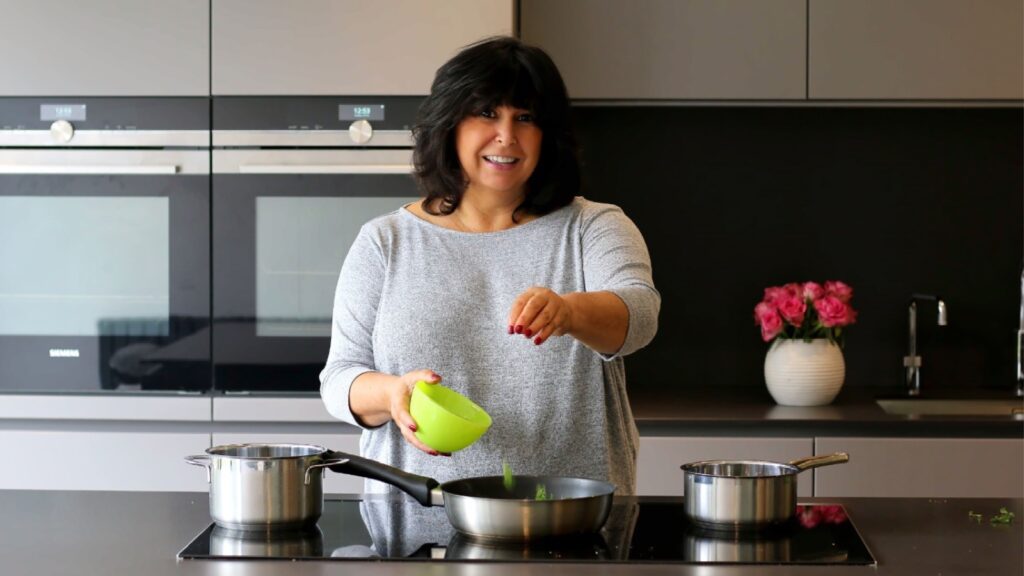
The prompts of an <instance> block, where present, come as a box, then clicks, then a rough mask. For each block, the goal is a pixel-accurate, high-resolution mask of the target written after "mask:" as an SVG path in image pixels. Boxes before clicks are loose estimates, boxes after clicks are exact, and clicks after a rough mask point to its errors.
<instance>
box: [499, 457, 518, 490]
mask: <svg viewBox="0 0 1024 576" xmlns="http://www.w3.org/2000/svg"><path fill="white" fill-rule="evenodd" d="M501 473H502V475H504V476H505V490H508V491H509V492H511V491H512V489H513V488H515V487H516V479H515V478H513V477H512V467H511V466H509V465H508V462H502V463H501Z"/></svg>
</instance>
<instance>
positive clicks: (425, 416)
mask: <svg viewBox="0 0 1024 576" xmlns="http://www.w3.org/2000/svg"><path fill="white" fill-rule="evenodd" d="M409 413H410V414H411V415H412V419H413V420H415V421H416V437H417V438H419V439H420V442H423V443H424V444H426V445H427V446H430V447H431V448H433V449H434V450H437V451H438V452H455V451H456V450H462V449H463V448H465V447H466V446H469V445H470V444H472V443H473V442H476V441H477V439H479V438H480V437H481V436H483V434H484V432H487V429H488V428H490V427H491V417H490V415H489V414H487V412H485V411H484V409H483V408H481V407H479V406H477V405H476V404H474V403H473V401H472V400H470V399H469V398H466V397H465V396H463V395H462V394H459V393H458V392H456V391H454V390H452V389H451V388H445V387H444V386H441V385H440V384H427V383H426V382H424V381H422V380H420V381H419V382H417V383H416V387H415V388H414V389H413V391H412V399H411V400H410V401H409Z"/></svg>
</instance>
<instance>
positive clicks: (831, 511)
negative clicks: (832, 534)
mask: <svg viewBox="0 0 1024 576" xmlns="http://www.w3.org/2000/svg"><path fill="white" fill-rule="evenodd" d="M821 515H822V516H823V517H824V518H825V522H828V523H829V524H842V523H843V522H846V510H844V509H843V507H842V506H839V505H831V506H822V507H821Z"/></svg>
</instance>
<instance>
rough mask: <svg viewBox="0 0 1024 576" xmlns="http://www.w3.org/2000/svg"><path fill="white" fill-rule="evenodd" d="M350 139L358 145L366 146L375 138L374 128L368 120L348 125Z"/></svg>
mask: <svg viewBox="0 0 1024 576" xmlns="http://www.w3.org/2000/svg"><path fill="white" fill-rule="evenodd" d="M348 137H349V138H351V139H352V141H353V142H355V143H356V144H366V143H367V142H369V141H370V138H373V126H370V123H369V122H367V121H366V120H356V121H355V122H353V123H351V124H349V125H348Z"/></svg>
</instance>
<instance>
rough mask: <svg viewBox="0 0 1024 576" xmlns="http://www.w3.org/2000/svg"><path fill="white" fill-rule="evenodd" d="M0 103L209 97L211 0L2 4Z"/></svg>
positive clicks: (10, 0) (0, 0) (7, 0)
mask: <svg viewBox="0 0 1024 576" xmlns="http://www.w3.org/2000/svg"><path fill="white" fill-rule="evenodd" d="M0 55H2V56H0V95H2V96H207V95H209V93H210V3H209V0H91V1H89V2H82V1H81V0H32V1H31V2H27V1H25V0H0Z"/></svg>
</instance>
